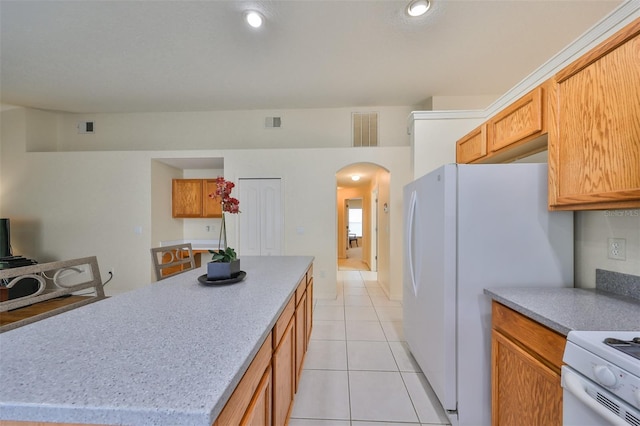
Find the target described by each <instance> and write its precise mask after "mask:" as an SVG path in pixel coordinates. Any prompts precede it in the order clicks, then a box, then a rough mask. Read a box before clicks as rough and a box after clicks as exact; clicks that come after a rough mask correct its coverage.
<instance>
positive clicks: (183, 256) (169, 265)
mask: <svg viewBox="0 0 640 426" xmlns="http://www.w3.org/2000/svg"><path fill="white" fill-rule="evenodd" d="M151 257H152V258H153V267H154V270H155V272H156V280H157V281H160V280H163V279H165V278H168V277H171V276H173V275H177V274H180V273H182V272H185V271H188V270H190V269H195V268H196V261H195V258H194V256H193V250H192V249H191V243H185V244H175V245H171V246H163V247H155V248H152V249H151Z"/></svg>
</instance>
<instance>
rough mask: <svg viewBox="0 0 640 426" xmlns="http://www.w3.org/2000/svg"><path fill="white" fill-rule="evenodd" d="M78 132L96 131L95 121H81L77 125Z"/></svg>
mask: <svg viewBox="0 0 640 426" xmlns="http://www.w3.org/2000/svg"><path fill="white" fill-rule="evenodd" d="M76 127H77V129H78V133H95V130H94V127H93V121H81V122H79V123H78V125H77V126H76Z"/></svg>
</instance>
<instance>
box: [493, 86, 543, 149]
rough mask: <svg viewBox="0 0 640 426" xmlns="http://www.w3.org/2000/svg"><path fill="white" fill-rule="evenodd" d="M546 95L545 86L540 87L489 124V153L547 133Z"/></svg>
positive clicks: (494, 117) (507, 108)
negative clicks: (545, 115)
mask: <svg viewBox="0 0 640 426" xmlns="http://www.w3.org/2000/svg"><path fill="white" fill-rule="evenodd" d="M545 94H546V92H545V90H544V88H543V86H538V87H536V88H535V89H533V90H532V91H531V92H529V93H527V94H526V95H524V96H523V97H521V98H520V99H518V100H517V101H515V102H514V103H512V104H511V105H509V106H508V107H506V108H505V109H503V110H502V111H500V112H499V113H498V114H496V115H495V116H493V117H492V118H491V119H490V120H489V123H488V124H487V134H488V137H487V143H488V151H490V152H496V151H498V150H500V149H503V148H505V147H507V146H509V145H512V144H515V143H517V142H522V141H527V140H530V139H531V138H534V137H537V136H540V135H542V134H543V133H546V122H547V120H546V119H545V117H544V112H545V110H546V106H545V102H544V101H546V99H545V98H544V95H545Z"/></svg>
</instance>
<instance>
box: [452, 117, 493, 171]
mask: <svg viewBox="0 0 640 426" xmlns="http://www.w3.org/2000/svg"><path fill="white" fill-rule="evenodd" d="M485 155H487V125H486V124H483V125H482V126H480V127H478V128H477V129H475V130H473V131H471V132H470V133H469V134H467V135H466V136H465V137H463V138H462V139H460V140H458V142H457V143H456V163H471V162H473V161H475V160H477V159H479V158H482V157H484V156H485Z"/></svg>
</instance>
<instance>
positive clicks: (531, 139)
mask: <svg viewBox="0 0 640 426" xmlns="http://www.w3.org/2000/svg"><path fill="white" fill-rule="evenodd" d="M554 94H555V92H554V88H553V81H551V80H549V81H546V82H544V83H543V84H541V85H540V86H538V87H536V88H535V89H533V90H532V91H531V92H529V93H527V94H526V95H524V96H523V97H521V98H520V99H518V100H517V101H515V102H514V103H512V104H511V105H509V106H507V107H506V108H505V109H503V110H502V111H500V112H498V113H497V114H496V115H495V116H493V117H491V118H490V119H489V120H487V121H486V122H485V123H483V124H482V125H481V126H480V127H478V128H476V129H474V130H472V131H471V132H470V133H468V134H467V135H466V136H464V137H463V138H462V139H459V140H458V141H457V144H456V162H458V163H504V162H509V161H513V160H516V159H518V158H522V157H526V156H528V155H531V154H535V153H538V152H540V151H544V150H545V149H547V137H546V135H547V128H548V123H549V120H550V118H549V117H548V115H549V111H550V110H551V108H550V106H549V103H550V102H552V101H553V100H554V99H555V98H554Z"/></svg>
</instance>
